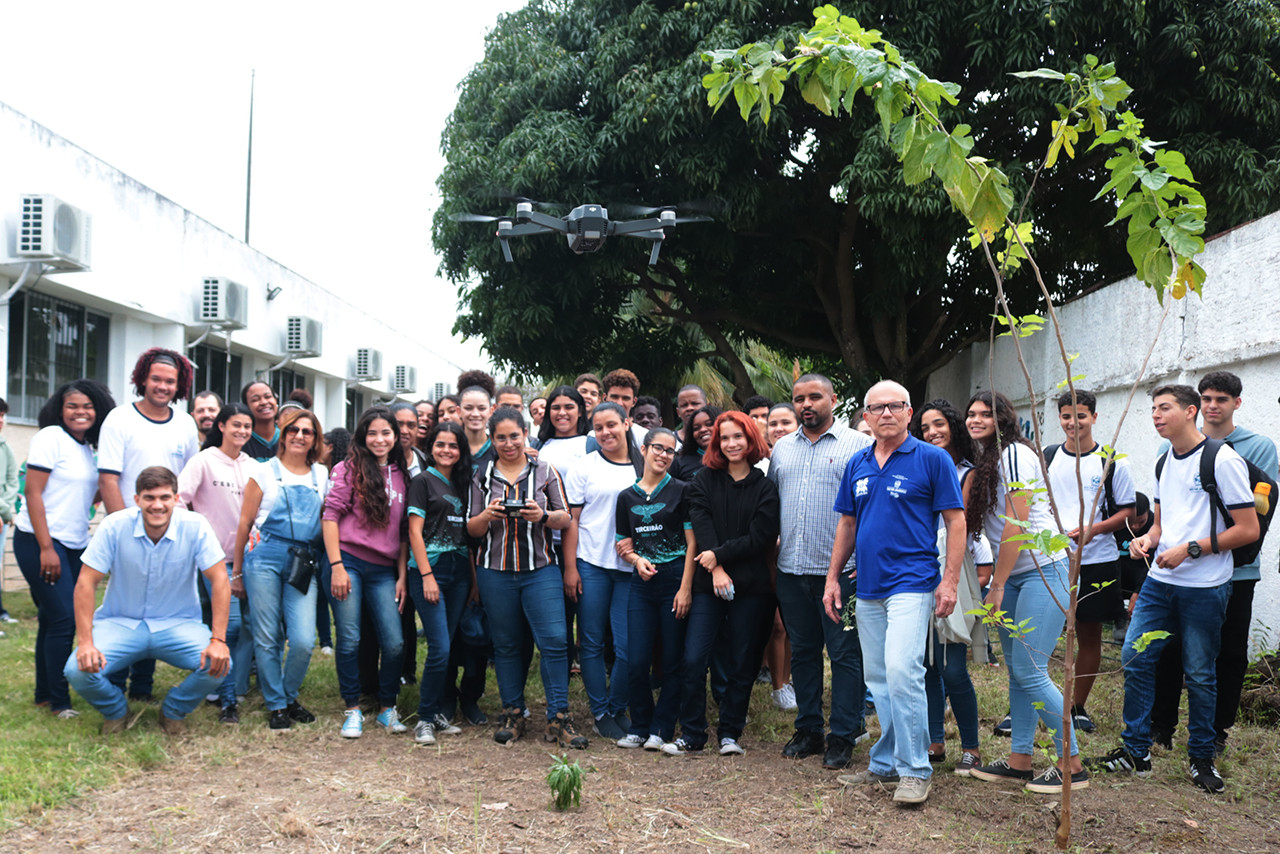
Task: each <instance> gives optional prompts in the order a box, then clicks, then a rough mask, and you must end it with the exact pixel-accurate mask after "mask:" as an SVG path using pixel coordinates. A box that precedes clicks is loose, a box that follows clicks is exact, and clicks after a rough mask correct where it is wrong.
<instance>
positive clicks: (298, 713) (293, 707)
mask: <svg viewBox="0 0 1280 854" xmlns="http://www.w3.org/2000/svg"><path fill="white" fill-rule="evenodd" d="M284 710H285V711H286V712H288V713H289V719H290V720H292V721H297V722H298V723H300V724H313V723H315V722H316V716H315V715H313V714H312V713H311V712H310V711H309V710H308V709H307V707H306V706H304V705H302V704H301V703H299V702H298V701H297V700H294V701H293V702H292V703H290V704H289V705H287V706H285V707H284Z"/></svg>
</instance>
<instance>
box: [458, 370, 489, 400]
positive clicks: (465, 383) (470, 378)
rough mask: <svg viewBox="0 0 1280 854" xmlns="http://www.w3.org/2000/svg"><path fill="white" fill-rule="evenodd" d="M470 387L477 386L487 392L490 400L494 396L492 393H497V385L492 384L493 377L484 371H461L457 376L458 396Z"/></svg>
mask: <svg viewBox="0 0 1280 854" xmlns="http://www.w3.org/2000/svg"><path fill="white" fill-rule="evenodd" d="M472 386H479V387H480V388H482V389H484V390H485V391H487V392H489V397H490V398H492V397H493V396H494V392H495V391H497V388H498V384H497V383H496V382H494V380H493V377H492V376H491V375H490V374H489V373H487V372H486V371H481V370H471V371H463V372H462V373H460V374H458V394H459V395H461V394H462V393H463V392H464V391H466V390H467V389H469V388H471V387H472Z"/></svg>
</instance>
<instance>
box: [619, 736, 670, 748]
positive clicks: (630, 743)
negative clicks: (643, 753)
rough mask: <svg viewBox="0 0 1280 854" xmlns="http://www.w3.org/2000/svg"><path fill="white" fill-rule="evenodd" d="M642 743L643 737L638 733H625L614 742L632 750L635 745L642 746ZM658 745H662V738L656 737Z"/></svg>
mask: <svg viewBox="0 0 1280 854" xmlns="http://www.w3.org/2000/svg"><path fill="white" fill-rule="evenodd" d="M644 743H645V741H644V739H643V738H641V737H640V736H638V735H631V734H630V733H627V734H626V735H624V736H623V737H622V738H620V739H618V740H617V741H615V742H614V744H616V745H618V746H619V747H625V748H627V749H628V750H634V749H636V748H637V747H644ZM658 746H659V747H661V746H662V739H658Z"/></svg>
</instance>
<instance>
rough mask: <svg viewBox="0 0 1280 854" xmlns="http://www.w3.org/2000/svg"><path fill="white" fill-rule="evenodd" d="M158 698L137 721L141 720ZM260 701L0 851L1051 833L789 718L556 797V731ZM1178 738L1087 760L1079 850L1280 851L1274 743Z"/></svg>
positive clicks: (1012, 809)
mask: <svg viewBox="0 0 1280 854" xmlns="http://www.w3.org/2000/svg"><path fill="white" fill-rule="evenodd" d="M210 713H211V712H210V710H209V709H205V710H202V711H201V712H198V713H197V715H196V716H195V717H197V718H199V717H202V716H203V717H208V716H210ZM154 715H155V713H154V711H147V712H146V713H144V715H143V717H142V719H141V721H140V722H139V724H138V726H140V727H154V726H155V720H154ZM260 719H261V713H260V712H259V713H251V714H250V715H249V716H248V717H247V718H246V722H245V723H244V724H242V725H241V726H240V727H239V728H237V729H236V730H234V731H231V730H229V729H228V728H223V727H218V726H217V725H216V724H212V725H210V724H208V723H203V724H198V725H197V726H195V727H194V728H193V732H192V734H190V735H188V736H187V737H185V738H183V739H181V740H177V741H172V742H169V743H168V746H167V750H168V752H169V754H170V758H171V761H169V762H167V763H165V764H164V765H163V766H162V767H161V768H159V769H158V770H153V771H148V772H140V773H135V774H133V775H131V776H127V777H126V778H125V779H123V780H122V781H121V782H120V783H119V784H118V785H117V786H115V787H114V788H112V789H110V790H106V791H99V792H94V793H91V794H89V795H87V796H85V797H84V798H82V799H79V800H78V801H76V802H74V803H72V804H71V805H69V806H67V807H64V808H61V809H58V810H54V811H51V812H50V813H48V814H46V815H44V816H32V817H31V820H30V821H29V822H28V823H25V824H23V825H21V826H18V827H16V828H13V829H11V830H10V831H8V832H7V833H4V834H3V835H0V852H39V854H53V852H64V851H65V852H100V851H106V852H132V851H163V852H166V853H167V854H176V852H209V854H214V852H218V854H223V852H240V851H276V852H348V851H351V852H355V851H360V852H408V851H440V852H557V851H566V852H569V851H572V852H642V851H661V850H668V851H677V852H684V851H708V852H712V851H716V852H718V851H734V850H744V851H745V850H751V851H764V852H773V851H777V852H823V851H876V852H899V851H901V852H960V851H964V852H984V851H1000V852H1034V851H1050V850H1053V846H1052V835H1053V828H1054V826H1055V823H1056V818H1055V816H1056V812H1057V809H1058V807H1057V800H1056V798H1046V797H1043V796H1035V795H1027V794H1024V793H1022V792H1021V791H1017V790H1014V789H1013V788H1012V787H1002V786H995V785H992V784H988V783H982V782H979V781H977V780H968V779H963V778H959V777H955V776H954V775H953V774H952V773H951V768H952V766H951V763H947V764H946V765H944V766H941V767H940V768H939V773H938V774H937V775H936V776H935V778H934V788H933V792H932V794H931V796H930V799H929V802H928V803H927V804H926V805H924V806H923V807H921V808H906V809H904V808H899V807H895V806H894V805H893V804H892V803H891V802H890V800H889V796H888V794H886V793H884V792H881V791H879V790H872V789H864V790H850V789H845V788H842V787H841V786H840V785H839V784H838V783H837V782H836V774H835V773H834V772H829V771H823V770H822V768H821V767H820V766H819V762H818V759H817V758H816V757H815V758H810V759H807V760H804V761H802V762H791V761H787V760H784V759H782V758H781V756H780V755H779V750H780V749H781V744H782V741H783V740H785V738H786V736H789V735H790V731H789V729H787V730H786V731H785V732H781V733H780V734H779V736H778V740H777V741H772V742H762V741H761V740H759V738H758V737H754V736H756V733H754V732H753V731H752V730H750V729H749V730H748V737H747V738H746V740H745V746H746V747H747V755H746V756H740V757H720V756H718V755H714V754H713V753H710V752H708V755H706V756H703V757H700V758H684V757H667V756H661V755H659V754H654V753H645V752H643V751H623V750H620V749H618V748H616V747H614V746H613V745H612V744H610V743H608V742H606V741H604V740H603V739H595V740H594V741H593V743H592V746H591V749H590V750H588V751H586V752H584V753H575V755H574V756H571V757H570V758H571V759H574V758H576V759H578V760H580V762H581V764H582V766H583V768H584V769H587V771H588V773H587V774H586V775H585V782H584V787H583V794H582V806H581V807H580V808H577V809H572V810H569V811H567V812H564V813H558V812H555V811H554V810H552V809H551V807H550V796H549V792H548V789H547V786H546V784H545V783H544V781H543V777H544V775H545V774H546V771H547V768H548V767H549V764H550V762H551V759H550V757H549V756H548V753H549V748H551V745H547V744H544V743H543V742H542V741H541V738H540V732H538V731H536V730H535V728H534V727H531V728H530V732H529V735H528V736H527V737H526V739H525V740H523V741H521V742H519V743H517V744H515V745H513V746H511V747H502V746H500V745H497V744H496V743H494V742H493V741H492V738H491V733H492V727H483V728H464V731H463V733H462V734H461V735H458V736H441V738H440V743H439V744H438V745H437V746H435V747H419V746H416V745H414V744H413V743H412V740H411V739H410V737H409V736H407V735H405V736H389V735H387V734H385V733H384V732H382V731H381V730H380V729H378V728H377V727H374V726H372V725H368V728H367V729H366V731H365V735H364V737H363V738H361V739H359V740H344V739H342V738H340V737H339V735H338V719H337V716H336V715H335V714H332V713H330V714H327V715H322V716H321V719H320V721H319V722H317V723H316V724H312V725H310V726H305V727H296V728H294V729H293V730H291V731H288V732H285V733H271V732H270V731H268V730H267V729H266V728H265V726H264V725H263V723H262V721H261V720H260ZM534 720H535V721H537V720H538V714H537V713H536V712H535V716H534ZM873 720H874V719H873ZM753 729H754V728H753ZM984 730H985V731H989V728H984ZM769 735H770V736H771V735H772V733H770V734H769ZM121 737H124V738H128V737H130V734H129V733H126V734H125V735H124V736H121ZM954 744H955V743H954V742H952V743H951V748H952V749H953V750H954V749H955V748H954ZM1007 744H1008V742H1004V743H1003V745H1002V744H1001V743H999V742H997V741H995V740H994V739H991V738H990V737H987V738H985V739H984V745H983V747H984V750H985V751H986V752H987V754H986V755H987V756H989V757H991V756H995V755H997V752H996V751H997V750H999V749H1001V748H1003V749H1007ZM867 746H868V745H867V743H864V744H862V745H860V746H859V748H858V750H857V752H856V753H855V756H854V767H855V768H856V769H857V768H862V767H865V764H866V751H867ZM1110 746H1111V745H1109V744H1108V745H1106V746H1105V747H1104V748H1103V749H1106V748H1109V747H1110ZM1100 747H1102V744H1101V743H1099V744H1095V745H1094V746H1093V750H1092V751H1090V752H1093V753H1098V752H1102V750H1100V749H1099V748H1100ZM1182 755H1183V754H1181V753H1175V754H1172V755H1157V756H1156V765H1157V773H1156V776H1155V777H1154V778H1152V779H1150V780H1136V779H1132V778H1128V777H1120V778H1114V779H1113V778H1100V776H1099V775H1095V776H1094V780H1093V783H1092V785H1091V787H1090V788H1089V789H1088V790H1086V791H1081V792H1078V793H1077V794H1076V798H1075V821H1074V833H1073V837H1072V842H1073V845H1074V846H1075V848H1074V850H1078V851H1113V852H1143V851H1152V852H1173V851H1206V852H1228V851H1241V852H1270V854H1274V852H1277V851H1280V812H1278V811H1277V810H1276V809H1275V803H1276V801H1277V799H1278V797H1280V792H1278V791H1277V788H1276V784H1275V779H1276V776H1275V775H1274V774H1273V773H1271V768H1272V767H1274V766H1275V764H1276V757H1275V756H1274V755H1273V753H1272V752H1270V751H1267V755H1262V751H1251V750H1250V749H1249V748H1248V747H1246V746H1244V745H1241V747H1239V748H1237V749H1236V750H1235V751H1234V753H1233V754H1232V756H1231V757H1230V759H1229V760H1227V761H1224V762H1223V763H1222V765H1221V767H1222V768H1223V771H1224V773H1225V775H1226V776H1227V785H1228V792H1227V794H1226V795H1225V796H1219V797H1217V798H1212V797H1209V796H1207V795H1203V794H1201V793H1199V792H1198V791H1196V790H1195V789H1194V788H1193V787H1192V786H1191V784H1190V781H1189V780H1188V779H1187V777H1186V772H1185V769H1184V768H1183V764H1182V760H1181V759H1180V758H1179V757H1180V756H1182ZM1251 763H1256V766H1255V767H1253V769H1252V770H1250V771H1249V772H1248V776H1249V777H1250V778H1251V779H1254V780H1257V779H1259V778H1261V779H1263V780H1265V781H1266V786H1265V787H1264V788H1265V789H1266V790H1265V791H1260V790H1259V788H1260V787H1259V786H1257V785H1254V786H1251V787H1248V790H1247V791H1242V790H1241V788H1242V787H1241V786H1239V785H1236V786H1233V780H1232V776H1233V775H1232V773H1231V772H1232V767H1233V764H1235V765H1249V764H1251ZM1258 766H1261V767H1258Z"/></svg>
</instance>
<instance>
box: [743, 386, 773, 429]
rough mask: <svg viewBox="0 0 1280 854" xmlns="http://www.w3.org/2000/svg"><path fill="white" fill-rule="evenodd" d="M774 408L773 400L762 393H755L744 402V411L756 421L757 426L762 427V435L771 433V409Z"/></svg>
mask: <svg viewBox="0 0 1280 854" xmlns="http://www.w3.org/2000/svg"><path fill="white" fill-rule="evenodd" d="M772 408H773V401H772V400H770V399H769V398H767V397H765V396H764V395H762V394H753V395H751V397H748V398H747V402H746V403H744V404H742V411H743V412H745V413H747V415H749V416H750V417H751V420H752V421H754V422H756V426H757V427H759V428H760V435H761V436H768V434H769V410H770V409H772Z"/></svg>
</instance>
